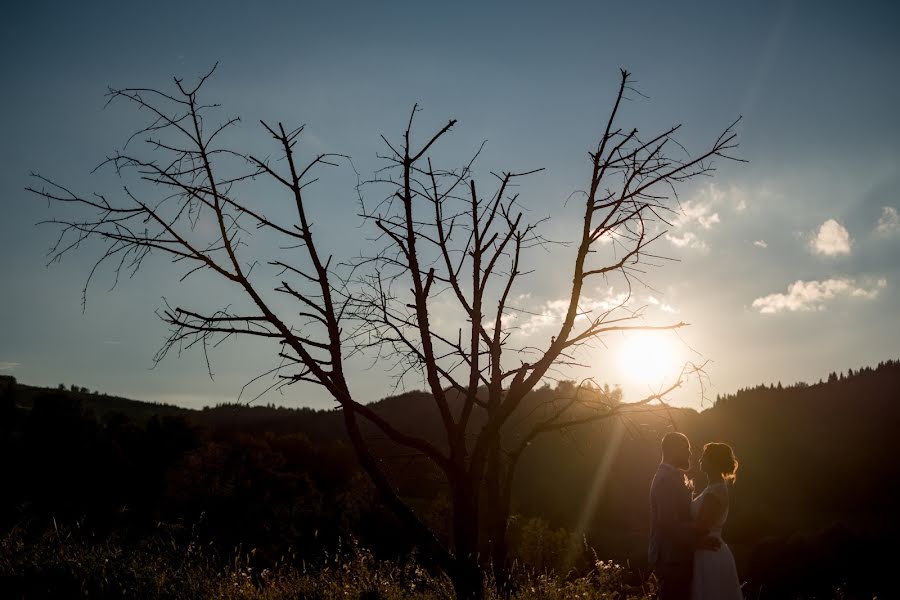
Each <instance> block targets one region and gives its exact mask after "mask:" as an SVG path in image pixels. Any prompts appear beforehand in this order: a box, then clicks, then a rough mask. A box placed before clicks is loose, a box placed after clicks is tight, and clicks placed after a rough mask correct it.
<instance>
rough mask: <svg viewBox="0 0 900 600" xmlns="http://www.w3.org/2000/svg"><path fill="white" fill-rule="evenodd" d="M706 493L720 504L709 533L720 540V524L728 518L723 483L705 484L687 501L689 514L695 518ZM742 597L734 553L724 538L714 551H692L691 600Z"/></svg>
mask: <svg viewBox="0 0 900 600" xmlns="http://www.w3.org/2000/svg"><path fill="white" fill-rule="evenodd" d="M708 495H714V496H715V497H716V498H717V499H718V500H719V506H720V507H721V510H720V513H719V516H718V518H717V519H716V520H715V522H714V523H713V527H712V529H711V530H710V532H709V535H710V536H712V537H717V538H719V540H722V527H723V526H724V525H725V520H726V519H727V518H728V488H727V487H726V485H725V483H724V482H722V483H714V484H712V485H709V486H707V487H706V489H705V490H703V492H701V493H700V495H699V496H697V497H696V498H694V500H693V502H691V517H693V518H694V519H696V518H697V516H698V515H699V514H700V507H701V506H703V499H704V498H705V497H707V496H708ZM743 597H744V595H743V594H742V593H741V584H740V581H739V580H738V574H737V568H736V567H735V565H734V556H733V555H732V554H731V550H730V549H729V548H728V546H727V545H726V544H725V541H724V540H722V545H721V546H720V547H719V549H718V550H702V549H697V550H695V551H694V575H693V577H692V578H691V599H692V600H731V599H734V600H742V599H743Z"/></svg>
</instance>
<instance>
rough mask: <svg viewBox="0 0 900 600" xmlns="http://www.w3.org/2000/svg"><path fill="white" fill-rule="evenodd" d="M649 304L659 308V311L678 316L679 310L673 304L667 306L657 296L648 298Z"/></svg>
mask: <svg viewBox="0 0 900 600" xmlns="http://www.w3.org/2000/svg"><path fill="white" fill-rule="evenodd" d="M647 302H648V303H650V304H652V305H653V306H656V307H658V308H659V310H661V311H663V312H667V313H672V314H677V313H678V309H676V308H675V307H674V306H672V305H671V304H666V303H665V302H663V301H662V300H660V299H659V298H657V297H656V296H647Z"/></svg>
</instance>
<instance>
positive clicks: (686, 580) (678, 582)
mask: <svg viewBox="0 0 900 600" xmlns="http://www.w3.org/2000/svg"><path fill="white" fill-rule="evenodd" d="M690 466H691V442H690V441H689V440H688V439H687V437H685V436H684V435H683V434H681V433H675V432H671V433H667V434H666V435H665V437H663V439H662V461H661V462H660V464H659V468H658V469H657V470H656V475H654V477H653V483H652V484H651V486H650V511H651V515H652V517H651V518H652V520H651V522H650V548H649V558H650V566H651V567H652V568H653V570H654V571H656V577H657V579H659V598H660V600H682V599H687V598H689V597H690V593H691V575H692V572H693V563H694V549H695V548H707V549H710V550H716V549H718V546H719V544H720V542H719V541H718V540H717V539H715V538H708V537H707V533H708V532H705V531H702V530H699V529H698V528H697V527H696V526H695V525H694V523H693V521H692V519H691V490H690V488H689V487H688V485H687V478H686V476H685V474H684V472H685V471H687V470H688V469H689V468H690Z"/></svg>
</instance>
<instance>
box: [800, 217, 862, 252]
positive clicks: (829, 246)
mask: <svg viewBox="0 0 900 600" xmlns="http://www.w3.org/2000/svg"><path fill="white" fill-rule="evenodd" d="M852 244H853V240H851V239H850V232H848V231H847V229H846V228H845V227H844V226H843V225H841V224H840V223H838V222H837V221H835V220H834V219H828V220H827V221H825V222H824V223H822V226H821V227H819V231H818V233H816V234H815V235H813V236H812V237H811V239H810V242H809V246H810V249H811V250H812V251H813V252H814V253H815V254H821V255H824V256H837V255H839V254H850V246H851V245H852Z"/></svg>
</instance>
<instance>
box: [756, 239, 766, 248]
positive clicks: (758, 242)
mask: <svg viewBox="0 0 900 600" xmlns="http://www.w3.org/2000/svg"><path fill="white" fill-rule="evenodd" d="M753 245H754V246H757V247H759V248H768V247H769V244H767V243H766V240H756V241H755V242H753Z"/></svg>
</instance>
